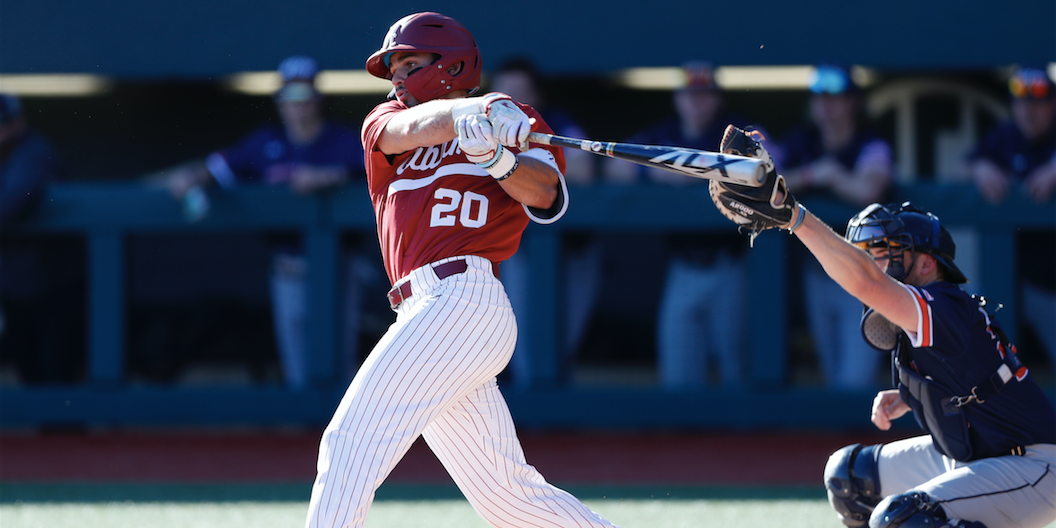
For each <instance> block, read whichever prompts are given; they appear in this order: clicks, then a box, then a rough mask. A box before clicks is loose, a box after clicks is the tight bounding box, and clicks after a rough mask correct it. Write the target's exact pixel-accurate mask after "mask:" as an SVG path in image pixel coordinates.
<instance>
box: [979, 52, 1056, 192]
mask: <svg viewBox="0 0 1056 528" xmlns="http://www.w3.org/2000/svg"><path fill="white" fill-rule="evenodd" d="M1008 88H1009V93H1010V95H1011V97H1012V104H1011V106H1012V118H1011V119H1009V120H1008V121H1005V122H1003V123H1000V124H998V125H997V126H995V127H994V128H993V129H992V130H990V131H989V132H988V133H987V134H986V136H985V137H984V138H983V140H982V141H981V142H980V143H979V145H978V146H977V147H976V148H975V150H974V152H972V153H971V154H970V155H969V164H970V165H969V167H970V171H971V175H972V178H973V180H974V181H975V184H976V187H978V188H979V193H980V194H982V196H983V198H985V199H986V201H988V202H990V203H992V204H999V203H1001V202H1003V201H1004V199H1005V197H1006V196H1007V195H1008V192H1009V190H1010V189H1011V188H1015V187H1019V188H1020V190H1021V191H1022V192H1023V193H1024V194H1026V195H1028V196H1030V197H1031V199H1033V200H1034V201H1036V202H1038V203H1043V202H1047V201H1048V200H1050V199H1052V194H1053V190H1054V189H1056V157H1054V153H1056V127H1054V126H1053V123H1054V122H1056V89H1054V87H1053V82H1052V79H1050V78H1049V76H1048V74H1047V73H1046V72H1045V70H1044V69H1041V68H1020V69H1018V70H1017V71H1016V72H1015V73H1014V74H1013V75H1012V76H1011V78H1009V80H1008Z"/></svg>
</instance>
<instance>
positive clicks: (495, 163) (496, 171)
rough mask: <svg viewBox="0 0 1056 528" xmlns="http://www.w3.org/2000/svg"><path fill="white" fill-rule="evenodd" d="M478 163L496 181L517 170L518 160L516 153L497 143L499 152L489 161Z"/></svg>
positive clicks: (507, 176)
mask: <svg viewBox="0 0 1056 528" xmlns="http://www.w3.org/2000/svg"><path fill="white" fill-rule="evenodd" d="M478 165H479V166H480V167H481V168H483V169H484V170H486V171H488V174H490V175H491V177H492V178H495V180H496V181H502V180H505V179H506V178H509V177H510V175H512V174H513V171H515V170H517V167H518V166H519V165H520V162H519V161H518V160H517V155H516V154H514V153H513V152H511V151H510V149H508V148H506V147H504V146H502V145H499V153H498V155H496V156H495V157H494V158H492V159H491V161H489V162H487V163H478Z"/></svg>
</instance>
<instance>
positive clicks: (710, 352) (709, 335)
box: [605, 62, 748, 389]
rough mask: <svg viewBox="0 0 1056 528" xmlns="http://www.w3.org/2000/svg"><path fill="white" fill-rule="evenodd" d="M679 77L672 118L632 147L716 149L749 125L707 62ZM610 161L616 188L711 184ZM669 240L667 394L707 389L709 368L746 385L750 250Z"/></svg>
mask: <svg viewBox="0 0 1056 528" xmlns="http://www.w3.org/2000/svg"><path fill="white" fill-rule="evenodd" d="M682 74H683V80H682V82H681V85H680V86H679V87H678V89H677V90H675V92H674V96H673V102H674V107H675V114H674V115H672V116H670V117H668V118H667V119H665V120H663V121H661V122H659V123H657V124H655V125H653V126H651V127H649V128H647V129H645V130H643V131H641V132H639V133H637V134H635V135H633V136H632V137H631V138H629V139H628V140H627V141H628V142H631V143H642V144H651V145H674V146H680V147H688V148H696V149H701V150H708V151H715V150H716V149H718V147H719V143H720V142H721V141H722V134H723V131H724V130H725V129H726V126H727V125H729V124H734V125H736V126H738V127H741V128H745V127H746V125H747V123H746V121H745V120H744V119H742V118H741V117H740V116H738V115H735V114H733V113H731V112H730V111H728V110H727V109H726V108H725V104H724V100H723V94H722V91H721V89H720V87H719V86H718V85H717V84H716V83H715V78H714V75H713V70H712V67H711V65H710V64H708V63H705V62H690V63H687V64H685V65H683V68H682ZM605 161H606V163H605V168H606V178H607V179H608V180H609V181H611V182H614V183H622V184H641V183H645V182H653V183H658V184H662V185H671V186H676V187H683V186H689V185H707V180H701V179H696V178H690V177H687V176H685V175H681V174H676V173H673V172H669V171H665V170H661V169H655V168H647V167H645V166H642V165H636V164H631V163H628V162H625V161H622V160H615V159H607V160H605ZM667 242H668V246H669V248H670V250H671V260H670V262H669V264H668V270H667V277H666V279H665V280H666V282H665V286H664V291H663V294H662V298H661V300H660V309H659V313H658V314H657V364H658V371H659V377H660V384H661V385H662V386H663V387H665V388H669V389H688V388H697V387H701V386H703V385H705V384H707V383H708V381H709V378H710V374H709V372H710V371H711V370H712V368H715V369H716V370H717V372H718V376H717V377H718V379H719V380H720V381H721V383H722V385H724V386H728V387H731V386H736V385H739V384H741V383H742V382H743V381H744V372H743V368H744V367H743V365H742V363H743V357H742V356H741V355H742V351H743V350H744V346H743V345H744V338H745V336H744V320H745V310H746V309H747V307H746V306H745V302H744V299H745V283H744V280H745V279H744V269H745V253H746V251H747V249H748V244H747V243H746V242H745V240H744V237H742V236H738V235H737V234H736V233H725V234H698V233H691V234H681V233H680V234H675V235H670V236H669V237H668V240H667ZM709 363H713V364H714V365H713V366H712V365H709Z"/></svg>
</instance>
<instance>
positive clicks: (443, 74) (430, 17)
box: [367, 13, 483, 102]
mask: <svg viewBox="0 0 1056 528" xmlns="http://www.w3.org/2000/svg"><path fill="white" fill-rule="evenodd" d="M400 51H405V52H420V53H432V54H433V55H436V56H437V57H438V59H437V60H436V61H435V62H434V63H433V64H431V65H429V66H424V67H422V68H419V69H417V70H414V71H413V72H411V73H410V74H409V75H408V76H407V79H406V80H405V81H404V86H405V87H406V88H407V91H408V92H410V94H411V95H412V96H414V98H415V99H417V100H418V101H421V102H425V101H431V100H433V99H438V98H440V97H444V96H445V95H446V94H448V93H452V92H454V91H456V90H469V92H470V93H473V92H476V91H477V89H479V88H480V75H481V70H482V69H483V63H482V61H481V58H480V50H479V49H478V48H477V43H476V41H474V40H473V35H471V34H470V33H469V31H468V30H467V29H466V28H465V27H464V26H463V25H462V24H460V23H458V21H456V20H455V19H453V18H450V17H446V16H444V15H441V14H439V13H416V14H413V15H408V16H406V17H404V18H402V19H400V20H399V21H397V22H396V23H395V24H393V25H392V27H391V28H389V31H388V33H387V34H386V35H385V40H384V41H383V42H382V44H381V49H379V50H378V51H376V52H374V54H373V55H371V56H370V58H368V59H367V71H368V72H370V74H371V75H373V76H375V77H380V78H382V79H392V73H391V72H390V71H389V59H390V58H391V57H392V54H394V53H397V52H400ZM459 64H461V68H457V69H456V71H455V72H454V73H448V70H449V69H450V68H451V67H452V66H457V65H459Z"/></svg>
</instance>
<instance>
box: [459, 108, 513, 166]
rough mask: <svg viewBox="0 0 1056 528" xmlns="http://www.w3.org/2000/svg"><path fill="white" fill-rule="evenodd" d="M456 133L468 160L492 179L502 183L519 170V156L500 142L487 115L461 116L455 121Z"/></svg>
mask: <svg viewBox="0 0 1056 528" xmlns="http://www.w3.org/2000/svg"><path fill="white" fill-rule="evenodd" d="M455 132H456V133H457V134H458V146H459V147H460V148H461V149H462V152H464V153H465V154H466V159H468V160H469V161H471V162H473V163H476V164H477V166H479V167H481V168H482V169H484V170H485V171H487V172H488V174H490V175H491V177H492V178H495V179H496V180H499V181H502V180H505V179H506V178H509V177H510V175H511V174H513V171H515V170H517V165H518V161H517V155H516V154H514V153H513V152H510V151H509V149H507V148H506V147H504V146H502V145H501V144H500V143H499V142H498V140H497V139H496V138H495V133H494V128H493V127H492V124H491V121H489V120H488V117H487V116H486V115H484V114H469V115H462V116H459V117H458V118H457V119H456V120H455Z"/></svg>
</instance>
